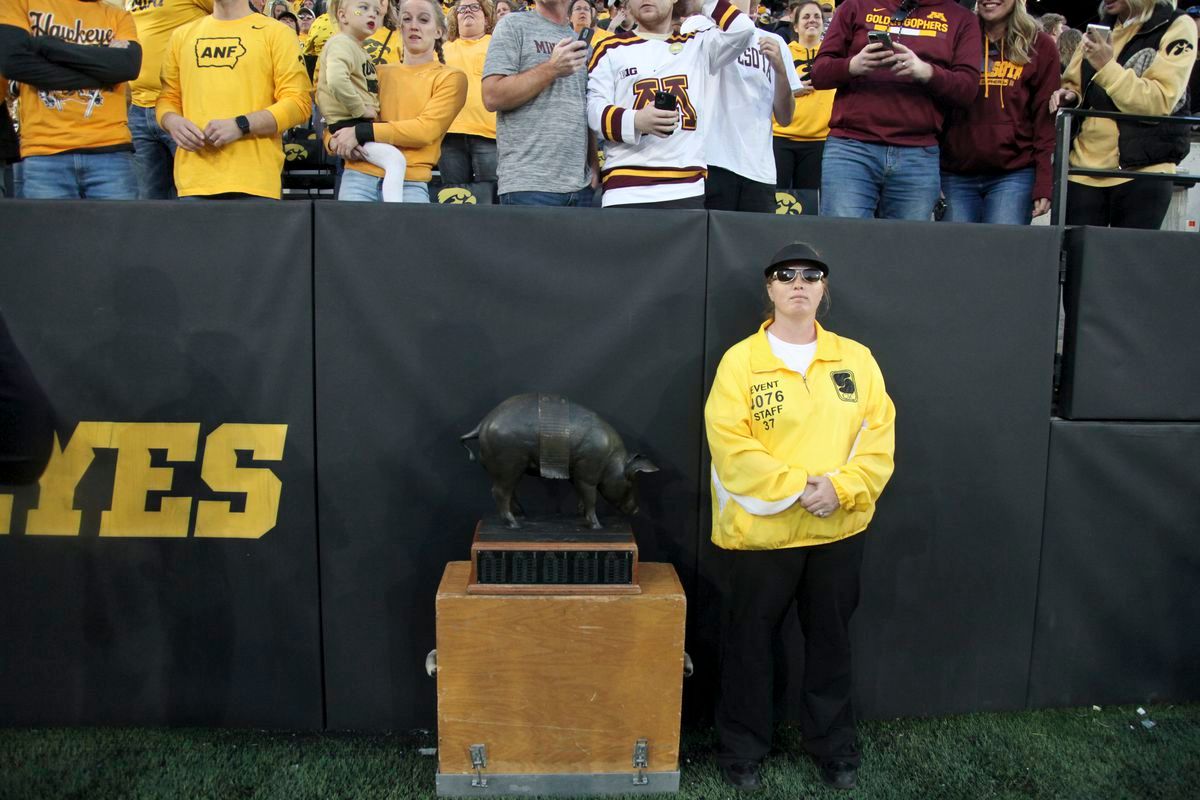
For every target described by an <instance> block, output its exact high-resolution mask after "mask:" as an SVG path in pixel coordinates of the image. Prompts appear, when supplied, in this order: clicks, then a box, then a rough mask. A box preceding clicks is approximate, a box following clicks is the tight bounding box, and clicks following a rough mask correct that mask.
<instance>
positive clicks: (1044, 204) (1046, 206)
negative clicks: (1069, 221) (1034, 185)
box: [1033, 197, 1050, 217]
mask: <svg viewBox="0 0 1200 800" xmlns="http://www.w3.org/2000/svg"><path fill="white" fill-rule="evenodd" d="M1049 211H1050V198H1049V197H1039V198H1037V199H1036V200H1034V201H1033V215H1034V216H1035V217H1040V216H1041V215H1042V214H1046V213H1049Z"/></svg>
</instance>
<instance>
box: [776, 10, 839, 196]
mask: <svg viewBox="0 0 1200 800" xmlns="http://www.w3.org/2000/svg"><path fill="white" fill-rule="evenodd" d="M791 13H792V18H791V23H792V30H793V31H795V33H796V41H794V42H790V43H789V44H788V50H789V51H790V55H791V59H792V65H793V66H794V67H795V68H796V74H797V75H798V76H799V77H800V91H799V92H797V93H796V109H795V111H793V112H792V119H791V122H790V123H789V124H787V125H781V124H779V120H777V119H776V120H774V127H773V128H772V130H771V134H772V144H773V145H774V150H775V185H776V186H777V187H778V188H780V189H820V188H821V156H822V154H823V153H824V152H825V138H826V137H827V136H829V117H830V115H831V114H832V113H833V96H834V92H832V91H830V90H828V89H825V90H822V91H817V90H816V89H814V88H813V86H812V77H811V76H810V75H809V72H810V71H811V70H812V62H813V60H814V59H815V58H816V57H817V51H818V50H819V49H820V47H821V36H822V35H823V34H824V33H825V20H824V17H823V16H822V13H821V6H820V5H819V4H818V3H817V0H803V2H801V3H800V5H798V6H795V7H793V8H792V9H791Z"/></svg>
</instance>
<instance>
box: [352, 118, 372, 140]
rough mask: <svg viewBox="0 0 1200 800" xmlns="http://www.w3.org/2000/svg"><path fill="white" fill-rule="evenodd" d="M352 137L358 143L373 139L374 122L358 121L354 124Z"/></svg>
mask: <svg viewBox="0 0 1200 800" xmlns="http://www.w3.org/2000/svg"><path fill="white" fill-rule="evenodd" d="M354 138H355V139H358V143H359V144H365V143H367V142H373V141H375V123H374V122H360V123H358V124H357V125H355V126H354Z"/></svg>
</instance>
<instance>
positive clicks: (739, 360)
mask: <svg viewBox="0 0 1200 800" xmlns="http://www.w3.org/2000/svg"><path fill="white" fill-rule="evenodd" d="M768 324H769V323H766V322H764V323H763V325H762V327H761V328H759V330H758V332H757V333H755V334H754V335H753V336H751V337H749V338H748V339H744V340H742V341H741V342H738V343H737V344H736V345H734V346H733V347H731V348H730V349H729V350H728V351H727V352H726V353H725V356H724V357H723V358H722V359H721V364H720V366H719V367H717V375H716V379H715V380H714V382H713V387H712V391H711V392H710V393H709V395H708V402H707V403H706V404H705V407H704V422H705V427H706V430H707V433H708V446H709V450H710V451H711V453H712V518H713V529H712V540H713V543H714V544H716V545H717V546H718V547H722V548H725V549H727V550H776V549H781V548H785V547H804V546H807V545H814V544H826V543H828V542H833V541H837V540H839V539H845V538H846V537H849V536H853V535H854V534H856V533H859V532H860V531H862V530H863V529H865V528H866V527H867V524H868V523H869V522H870V521H871V517H872V516H874V514H875V501H876V500H878V499H879V495H880V493H881V492H883V487H884V485H886V484H887V482H888V479H889V478H890V477H891V475H892V470H893V467H894V461H893V459H892V456H893V452H894V450H895V423H896V409H895V407H894V406H893V405H892V401H891V398H889V397H888V395H887V391H886V389H885V388H884V384H883V375H882V374H881V373H880V371H879V366H878V365H877V364H876V363H875V359H874V358H873V357H872V356H871V351H870V350H868V349H867V348H866V347H864V346H863V345H861V344H859V343H858V342H855V341H853V340H851V339H845V338H842V337H841V336H838V335H837V334H835V333H830V332H829V331H826V330H825V329H824V328H822V327H821V326H820V325H819V324H818V325H817V351H816V356H815V357H814V359H813V362H812V365H811V366H810V367H809V368H808V374H807V375H801V374H799V373H797V372H793V371H792V370H790V369H788V368H787V367H786V366H784V364H783V362H782V361H780V360H779V358H778V357H777V356H776V355H775V354H774V353H773V352H772V351H771V345H770V343H769V342H768V341H767V333H766V329H767V325H768ZM817 475H826V476H828V477H829V479H830V480H831V482H832V483H833V487H834V489H835V490H836V491H837V496H838V501H839V503H840V504H841V508H840V509H839V510H837V511H835V512H834V513H833V514H831V515H830V516H828V517H824V518H821V517H816V516H813V515H812V514H809V513H808V512H807V511H805V510H804V507H803V506H802V505H800V504H799V503H798V502H797V500H798V499H799V497H800V495H801V494H803V493H804V491H805V488H806V486H807V481H808V478H809V476H817Z"/></svg>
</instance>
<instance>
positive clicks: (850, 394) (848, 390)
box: [829, 369, 858, 403]
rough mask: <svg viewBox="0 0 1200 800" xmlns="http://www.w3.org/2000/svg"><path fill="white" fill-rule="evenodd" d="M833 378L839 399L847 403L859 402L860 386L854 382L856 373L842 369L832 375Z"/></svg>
mask: <svg viewBox="0 0 1200 800" xmlns="http://www.w3.org/2000/svg"><path fill="white" fill-rule="evenodd" d="M829 377H831V378H833V386H834V388H835V389H837V395H838V398H839V399H841V400H844V401H846V402H847V403H857V402H858V385H857V384H856V383H855V382H854V373H853V372H851V371H850V370H848V369H841V370H838V371H837V372H834V373H832V374H830V376H829Z"/></svg>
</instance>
